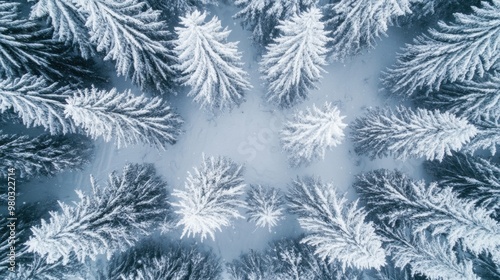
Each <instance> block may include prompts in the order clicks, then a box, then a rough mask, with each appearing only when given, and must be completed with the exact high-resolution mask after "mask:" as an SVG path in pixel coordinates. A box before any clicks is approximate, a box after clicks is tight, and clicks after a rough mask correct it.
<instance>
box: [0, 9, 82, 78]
mask: <svg viewBox="0 0 500 280" xmlns="http://www.w3.org/2000/svg"><path fill="white" fill-rule="evenodd" d="M20 5H21V3H17V2H5V1H0V37H1V38H2V39H1V40H0V78H14V77H19V76H21V75H23V74H26V73H30V74H33V75H42V76H45V77H46V78H47V79H49V80H51V79H58V78H61V77H63V76H64V77H65V78H66V79H68V78H70V79H72V78H74V77H73V76H72V75H71V74H75V73H76V72H73V70H76V71H79V70H78V69H79V67H78V66H74V64H75V62H74V61H72V62H68V59H66V58H64V57H63V56H61V54H62V53H64V52H65V48H63V47H62V46H61V45H59V44H57V43H56V42H55V41H52V40H51V36H52V35H51V34H52V33H51V32H52V31H51V29H50V28H43V27H41V26H40V25H38V24H37V23H36V22H34V21H30V20H26V19H22V18H20V16H19V13H20V12H19V6H20Z"/></svg>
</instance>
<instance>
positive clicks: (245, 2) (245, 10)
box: [234, 0, 318, 47]
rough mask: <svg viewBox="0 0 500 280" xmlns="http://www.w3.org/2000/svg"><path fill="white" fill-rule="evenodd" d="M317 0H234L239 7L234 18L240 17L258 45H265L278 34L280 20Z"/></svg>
mask: <svg viewBox="0 0 500 280" xmlns="http://www.w3.org/2000/svg"><path fill="white" fill-rule="evenodd" d="M317 2H318V0H274V1H268V0H235V1H234V4H235V5H236V6H238V7H240V8H241V10H240V11H238V12H237V13H236V14H235V15H234V18H241V19H242V25H243V27H246V28H248V29H250V30H251V31H252V38H253V40H254V41H255V42H256V43H257V44H258V45H260V46H262V47H265V46H267V45H268V44H269V43H270V42H271V41H272V39H273V38H276V37H277V36H278V33H279V32H278V29H276V26H277V25H278V24H279V22H280V21H282V20H285V19H288V18H290V17H292V16H294V15H296V14H299V13H301V12H303V11H305V10H307V9H309V8H311V7H312V6H314V5H315V4H316V3H317Z"/></svg>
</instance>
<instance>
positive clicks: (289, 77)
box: [261, 7, 328, 107]
mask: <svg viewBox="0 0 500 280" xmlns="http://www.w3.org/2000/svg"><path fill="white" fill-rule="evenodd" d="M321 17H322V15H321V12H320V10H319V9H318V8H315V7H313V8H311V9H310V10H308V11H304V12H302V13H301V14H295V15H293V16H292V17H290V18H289V19H287V20H284V21H281V22H280V25H279V26H277V27H276V29H278V30H279V32H280V36H278V37H276V38H275V39H274V40H273V43H272V44H270V45H269V46H268V47H267V53H266V54H265V55H264V56H263V57H262V61H261V72H262V75H263V78H264V79H265V80H266V82H267V84H268V93H267V98H268V100H269V101H273V102H275V103H277V104H278V105H279V106H280V107H291V106H293V105H295V104H297V103H299V102H301V101H303V100H305V99H306V98H307V96H308V95H309V91H310V90H311V89H315V88H316V84H317V82H318V81H319V80H320V78H321V73H324V72H325V70H324V69H323V66H325V65H326V52H327V49H326V44H327V42H328V37H327V34H328V32H327V31H325V29H324V28H325V27H324V24H323V23H322V22H321Z"/></svg>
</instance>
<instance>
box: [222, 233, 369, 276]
mask: <svg viewBox="0 0 500 280" xmlns="http://www.w3.org/2000/svg"><path fill="white" fill-rule="evenodd" d="M300 239H302V237H299V238H285V239H282V240H278V241H273V242H271V243H269V244H268V246H267V248H266V250H264V251H262V252H256V251H254V250H250V252H248V253H245V254H242V255H240V257H239V258H238V259H235V260H233V261H232V262H231V263H228V264H227V267H228V272H229V274H230V276H231V278H230V279H234V280H267V279H279V280H295V279H308V280H348V279H349V280H356V279H361V277H360V275H359V274H358V273H357V272H356V271H353V270H343V269H342V268H341V267H340V265H339V264H338V263H328V262H326V261H324V260H321V259H319V258H318V257H317V256H316V255H314V248H312V247H311V246H309V245H307V244H304V243H302V242H300Z"/></svg>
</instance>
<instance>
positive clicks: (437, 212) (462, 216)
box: [354, 169, 500, 255]
mask: <svg viewBox="0 0 500 280" xmlns="http://www.w3.org/2000/svg"><path fill="white" fill-rule="evenodd" d="M354 187H355V188H356V190H357V191H358V193H360V194H361V196H362V198H363V200H364V201H365V202H366V204H367V207H368V208H369V209H371V211H373V212H374V213H375V214H376V215H377V217H378V218H379V219H380V220H385V219H387V221H388V223H389V225H391V226H392V225H395V224H396V222H398V221H412V222H413V223H414V232H422V231H424V230H426V229H429V230H431V231H432V234H433V235H439V234H443V233H444V234H446V235H447V238H448V242H449V243H450V245H449V246H453V245H454V244H456V243H457V242H458V240H461V241H462V244H463V245H464V246H465V247H466V248H467V249H469V250H470V251H472V252H473V253H475V254H480V253H482V252H491V253H492V254H494V255H495V254H499V253H500V239H499V238H498V236H499V234H500V223H499V222H497V221H495V220H494V219H493V218H491V217H490V215H491V214H492V210H488V209H485V208H480V207H476V203H477V201H476V200H464V199H460V198H458V196H457V194H456V193H455V192H454V191H453V190H452V188H450V187H445V188H439V187H438V186H437V184H436V183H431V184H430V185H428V186H426V185H425V183H424V182H423V181H413V180H411V179H410V178H408V177H406V176H405V175H404V174H402V173H401V172H399V171H394V172H391V171H388V170H385V169H379V170H375V171H372V172H369V173H366V174H362V175H360V176H358V180H357V182H356V183H355V184H354Z"/></svg>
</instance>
